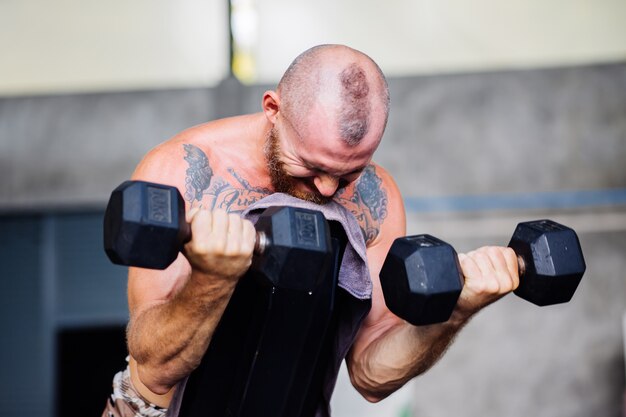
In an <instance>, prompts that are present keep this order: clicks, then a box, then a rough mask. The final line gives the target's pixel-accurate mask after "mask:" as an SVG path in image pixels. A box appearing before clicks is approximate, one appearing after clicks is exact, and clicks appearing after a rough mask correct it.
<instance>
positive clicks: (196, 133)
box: [133, 116, 270, 212]
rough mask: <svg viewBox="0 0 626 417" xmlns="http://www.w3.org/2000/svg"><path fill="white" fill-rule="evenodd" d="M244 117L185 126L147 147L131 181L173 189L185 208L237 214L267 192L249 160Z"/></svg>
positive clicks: (253, 156) (251, 149) (254, 157)
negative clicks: (153, 146) (165, 138)
mask: <svg viewBox="0 0 626 417" xmlns="http://www.w3.org/2000/svg"><path fill="white" fill-rule="evenodd" d="M246 123H247V120H246V116H242V117H238V118H230V119H222V120H218V121H214V122H209V123H205V124H202V125H198V126H194V127H192V128H189V129H187V130H185V131H183V132H181V133H179V134H178V135H176V136H174V137H173V138H172V139H170V140H168V141H167V142H164V143H162V144H160V145H158V146H157V147H155V148H154V149H152V150H151V151H150V152H149V153H148V154H147V155H146V156H145V157H144V158H143V160H142V161H141V163H140V164H139V165H138V167H137V169H136V171H135V174H134V175H133V177H134V178H136V179H142V180H145V181H152V182H159V183H163V184H168V185H173V186H176V187H177V188H178V189H179V191H180V192H181V194H182V196H183V198H184V200H185V202H186V205H187V207H188V208H190V207H195V206H202V207H205V208H209V209H216V208H221V209H225V210H227V211H230V212H239V211H242V210H243V209H245V208H246V207H247V206H248V205H250V204H252V203H253V202H255V201H257V200H259V199H260V198H263V197H264V196H266V195H268V194H269V193H270V190H269V189H268V188H267V186H266V184H264V183H262V182H255V181H258V180H259V175H256V174H257V171H255V167H254V164H253V163H251V161H254V160H258V159H259V155H256V154H255V148H254V147H253V146H250V145H249V144H248V143H249V142H250V140H248V139H249V138H247V137H246V136H245V132H246V129H245V128H241V127H242V126H245V125H246Z"/></svg>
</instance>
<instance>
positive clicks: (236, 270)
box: [183, 208, 256, 283]
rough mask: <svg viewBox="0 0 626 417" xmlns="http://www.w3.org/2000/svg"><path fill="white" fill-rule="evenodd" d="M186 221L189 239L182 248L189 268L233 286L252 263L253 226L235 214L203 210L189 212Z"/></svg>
mask: <svg viewBox="0 0 626 417" xmlns="http://www.w3.org/2000/svg"><path fill="white" fill-rule="evenodd" d="M187 221H188V222H189V223H190V227H191V240H190V241H189V242H187V243H186V244H185V245H184V249H183V254H184V255H185V257H186V258H187V260H188V261H189V263H190V265H191V267H192V269H193V270H195V271H196V272H200V273H202V274H206V275H209V276H211V277H214V278H219V279H223V280H227V281H232V282H234V283H236V282H237V280H238V279H239V278H240V277H241V276H242V275H243V274H244V273H245V272H246V271H247V270H248V268H249V267H250V264H251V263H252V254H253V250H254V244H255V239H256V231H255V229H254V226H253V224H252V223H251V222H250V221H248V220H245V219H243V218H241V217H240V216H239V215H238V214H232V213H227V212H226V211H224V210H215V211H209V210H206V209H202V208H193V209H191V210H190V211H189V212H188V213H187ZM194 275H195V274H192V276H194Z"/></svg>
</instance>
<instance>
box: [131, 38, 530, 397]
mask: <svg viewBox="0 0 626 417" xmlns="http://www.w3.org/2000/svg"><path fill="white" fill-rule="evenodd" d="M323 52H324V53H323V54H322V55H321V58H320V59H321V61H320V67H321V68H322V70H320V73H321V75H319V77H318V79H320V80H322V81H321V82H322V84H323V85H324V87H325V88H323V89H322V90H321V91H322V93H319V94H317V95H315V96H314V97H313V98H314V99H313V100H310V99H309V98H310V97H309V96H310V95H309V96H305V97H303V98H301V99H300V100H299V101H298V100H296V102H299V103H305V101H306V100H308V101H306V103H305V104H306V105H307V106H308V108H307V111H306V112H305V113H304V114H300V115H298V114H297V113H294V109H291V108H286V107H287V106H286V105H284V104H283V103H282V102H281V94H280V89H279V90H277V91H268V92H266V93H265V94H264V96H263V100H262V109H263V112H261V113H257V114H252V115H245V116H238V117H234V118H228V119H222V120H218V121H213V122H209V123H205V124H202V125H199V126H195V127H193V128H190V129H187V130H185V131H183V132H182V133H180V134H178V135H176V136H175V137H174V138H172V139H170V140H169V141H167V142H165V143H163V144H161V145H159V146H157V147H156V148H154V149H153V150H152V151H150V152H149V153H148V154H147V155H146V156H145V158H144V159H143V160H142V161H141V163H140V164H139V165H138V167H137V169H136V170H135V173H134V174H133V179H141V180H145V181H152V182H159V183H164V184H169V185H173V186H176V187H177V188H178V189H179V190H180V192H181V194H182V195H183V196H184V198H185V203H186V208H187V210H188V214H187V216H188V221H190V223H191V227H192V240H191V241H190V242H188V243H187V244H186V245H185V248H184V251H183V254H181V255H180V256H179V257H178V259H177V260H176V261H175V262H174V263H173V264H172V265H170V267H168V268H167V269H166V270H164V271H157V270H148V269H140V268H130V269H129V282H128V299H129V308H130V323H129V326H128V331H127V336H128V347H129V351H130V354H131V362H130V365H131V378H132V382H133V384H134V385H135V388H136V389H137V390H138V391H139V392H140V393H141V394H142V395H143V396H144V397H145V398H146V399H148V400H149V401H151V402H153V403H155V404H157V405H160V406H162V407H167V405H168V404H169V401H170V399H171V396H172V394H173V388H174V387H175V385H176V384H177V383H178V382H179V381H180V380H181V379H183V378H184V377H185V376H187V375H188V374H189V373H190V372H191V371H193V369H195V368H196V367H197V366H198V364H199V362H200V360H201V359H202V356H203V354H204V352H205V350H206V348H207V346H208V345H209V343H210V340H211V337H212V335H213V332H214V330H215V327H216V326H217V323H218V322H219V319H220V318H221V315H222V313H223V311H224V309H225V307H226V305H227V304H228V301H229V299H230V297H231V295H232V293H233V290H234V288H235V285H236V283H237V281H238V279H239V278H240V277H241V276H242V275H243V274H244V273H245V271H246V270H247V268H248V267H249V265H250V263H251V258H252V251H253V246H254V228H253V226H252V224H251V223H250V222H248V221H247V220H243V219H242V218H241V217H240V216H239V213H240V212H241V211H242V210H243V209H245V208H246V207H247V206H248V205H250V204H252V203H253V202H255V201H258V200H260V199H261V198H263V197H265V196H267V195H269V194H271V193H273V192H275V191H277V190H278V191H285V190H288V192H289V193H291V194H293V195H296V196H298V197H299V198H306V199H311V200H314V201H320V202H321V201H324V200H325V199H334V200H335V201H337V202H338V203H339V204H341V205H343V206H344V207H346V208H347V209H348V210H349V211H350V212H351V213H353V214H354V216H355V218H356V219H357V221H358V223H359V225H360V227H361V229H362V231H363V234H364V236H365V240H366V244H367V259H368V266H369V269H370V273H371V279H372V283H373V295H372V309H371V311H370V313H369V315H368V316H367V318H366V319H365V322H364V323H363V325H362V327H361V330H360V332H359V334H358V336H357V339H356V341H355V343H354V345H353V346H352V349H351V351H350V352H349V354H348V357H347V358H346V360H347V364H348V370H349V373H350V378H351V381H352V383H353V385H354V386H355V388H356V389H357V390H358V391H359V392H360V393H361V394H362V395H363V396H364V397H365V398H366V399H367V400H369V401H372V402H375V401H379V400H381V399H383V398H385V397H386V396H388V395H389V394H391V393H393V392H394V391H395V390H397V389H398V388H400V387H401V386H402V385H404V384H405V383H406V382H407V381H408V380H410V379H412V378H413V377H415V376H416V375H419V374H420V373H422V372H424V371H425V370H427V369H428V368H430V367H431V366H432V365H433V364H434V363H435V362H436V360H437V359H438V358H439V357H440V356H441V355H442V354H443V352H444V351H445V349H446V348H447V346H448V345H449V344H450V343H451V341H452V340H453V338H454V336H455V335H456V334H457V333H458V331H459V330H460V329H461V328H462V326H463V325H464V324H465V323H466V322H467V321H468V320H469V318H470V317H471V316H472V315H473V314H474V313H476V312H477V311H478V310H480V309H481V308H483V307H485V306H486V305H488V304H490V303H492V302H494V301H495V300H497V299H499V298H500V297H502V296H503V295H504V294H507V293H508V292H511V291H512V290H514V289H515V288H516V287H517V285H518V283H519V278H518V276H517V260H516V256H515V254H514V253H513V251H512V250H511V249H509V248H500V247H485V248H480V249H477V250H476V251H472V252H469V253H467V254H461V255H459V259H460V263H461V267H462V270H463V274H464V275H465V286H464V289H463V292H462V294H461V297H460V299H459V303H458V305H457V307H456V309H455V311H454V313H453V316H452V318H451V320H450V321H448V322H446V323H443V324H437V325H431V326H423V327H415V326H412V325H410V324H408V323H406V322H404V321H403V320H401V319H400V318H398V317H396V316H395V315H394V314H392V313H391V312H390V311H389V310H388V309H387V307H386V305H385V303H384V299H383V295H382V292H381V288H380V281H379V277H378V276H379V272H380V269H381V267H382V264H383V262H384V259H385V257H386V255H387V252H388V250H389V248H390V246H391V244H392V242H393V240H394V239H395V238H397V237H400V236H404V235H405V234H406V224H405V212H404V207H403V204H402V197H401V195H400V192H399V190H398V187H397V186H396V184H395V182H394V181H393V179H392V178H391V176H390V175H389V174H388V173H387V172H386V171H385V170H384V169H383V168H382V167H380V166H379V165H377V164H376V163H374V162H373V161H372V155H373V154H374V151H375V150H376V148H377V146H378V144H379V143H380V140H381V138H382V134H383V131H384V127H385V123H386V114H385V111H384V109H383V104H381V103H378V102H377V101H376V100H369V99H368V100H369V101H363V97H369V96H368V95H367V94H368V93H371V91H370V89H369V88H370V87H371V90H375V88H376V85H377V84H376V80H377V78H376V77H377V72H376V70H375V69H374V68H373V66H372V63H371V62H370V61H369V60H368V59H367V58H366V57H364V56H363V55H362V54H359V53H358V52H356V51H354V50H352V49H349V48H346V47H336V46H335V47H329V48H327V49H324V50H323ZM355 63H356V64H355ZM354 65H356V67H355V66H354ZM355 68H356V69H355ZM361 69H363V70H362V71H361ZM334 74H342V77H340V79H341V80H342V82H344V84H346V83H348V84H350V83H357V84H358V85H357V87H356V88H354V89H352V90H349V91H350V95H349V96H348V99H349V100H352V102H356V103H357V104H359V106H365V108H366V109H367V112H365V113H364V112H362V111H353V112H347V113H346V112H341V111H340V110H338V109H341V108H344V107H346V106H347V105H349V103H348V104H346V103H347V102H346V96H345V95H344V96H342V97H341V99H339V98H337V95H335V94H332V91H333V89H334V88H339V89H340V88H341V86H339V87H336V85H335V84H334V83H333V82H334V81H332V80H334V78H333V77H334ZM344 75H345V76H344ZM326 79H329V80H331V81H328V82H326V81H324V80H326ZM325 82H326V84H324V83H325ZM364 85H365V86H366V87H368V88H364ZM329 91H330V93H329ZM374 92H375V91H374ZM286 94H287V93H285V95H286ZM303 100H305V101H303ZM303 105H304V104H303ZM359 108H360V107H359ZM338 113H341V116H338V115H337V114H338ZM346 118H347V119H349V120H348V121H350V120H352V119H355V118H356V119H357V120H358V121H359V122H358V123H346V122H345V120H347V119H346ZM346 138H348V139H349V140H346ZM355 138H356V139H355ZM272 145H273V146H272ZM272 156H273V157H274V158H272ZM268 160H270V161H274V162H273V164H270V165H271V166H272V167H273V169H269V168H268Z"/></svg>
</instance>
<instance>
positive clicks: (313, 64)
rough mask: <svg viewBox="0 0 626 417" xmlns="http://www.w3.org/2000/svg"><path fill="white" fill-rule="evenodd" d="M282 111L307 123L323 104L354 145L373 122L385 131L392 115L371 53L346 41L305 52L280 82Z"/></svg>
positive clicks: (298, 123)
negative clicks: (344, 44) (309, 117)
mask: <svg viewBox="0 0 626 417" xmlns="http://www.w3.org/2000/svg"><path fill="white" fill-rule="evenodd" d="M277 90H278V94H279V96H280V100H281V110H282V111H283V113H285V114H286V116H288V117H289V119H290V120H291V121H292V122H293V124H294V125H296V126H299V127H300V128H307V116H308V115H310V114H311V111H312V110H313V109H314V107H315V106H316V105H317V106H322V107H323V108H324V109H325V110H326V111H328V112H329V113H333V119H334V122H335V123H336V125H337V129H338V131H339V134H340V136H341V138H342V139H343V140H344V141H345V143H346V144H348V145H350V146H355V145H357V144H358V143H360V142H361V139H363V137H365V136H366V135H367V134H368V133H370V131H371V129H372V128H373V127H374V128H375V129H376V130H377V131H380V135H381V136H382V131H383V130H384V127H385V125H386V123H387V117H388V114H389V90H388V87H387V81H386V80H385V76H384V75H383V73H382V71H381V70H380V68H379V67H378V65H376V63H375V62H374V61H373V60H372V59H371V58H370V57H368V56H367V55H365V54H364V53H362V52H359V51H357V50H354V49H352V48H349V47H347V46H343V45H319V46H315V47H313V48H311V49H308V50H307V51H305V52H303V53H302V54H300V55H299V56H298V57H297V58H296V59H295V60H294V61H293V62H292V63H291V65H290V66H289V68H287V71H286V72H285V74H284V75H283V77H282V79H281V80H280V82H279V84H278V88H277Z"/></svg>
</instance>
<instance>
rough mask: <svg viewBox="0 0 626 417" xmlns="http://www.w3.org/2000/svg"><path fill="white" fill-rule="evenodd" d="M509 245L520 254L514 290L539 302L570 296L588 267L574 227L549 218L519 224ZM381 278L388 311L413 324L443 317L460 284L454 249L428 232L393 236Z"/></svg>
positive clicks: (451, 306) (450, 308) (448, 312)
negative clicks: (518, 276) (516, 285)
mask: <svg viewBox="0 0 626 417" xmlns="http://www.w3.org/2000/svg"><path fill="white" fill-rule="evenodd" d="M509 247H511V248H512V249H513V250H514V251H515V253H516V254H517V257H518V267H519V274H520V285H519V287H518V288H517V290H515V294H516V295H518V296H520V297H521V298H523V299H525V300H528V301H530V302H532V303H534V304H537V305H540V306H545V305H551V304H558V303H565V302H568V301H569V300H570V299H571V298H572V296H573V295H574V292H575V291H576V288H577V287H578V283H579V282H580V280H581V278H582V276H583V274H584V272H585V268H586V267H585V260H584V258H583V254H582V249H581V247H580V242H579V240H578V236H577V235H576V232H575V231H574V230H573V229H570V228H569V227H567V226H563V225H561V224H559V223H556V222H554V221H551V220H536V221H531V222H524V223H520V224H518V225H517V228H516V229H515V232H514V233H513V237H512V238H511V241H510V242H509ZM380 281H381V286H382V289H383V293H384V297H385V303H386V304H387V307H388V308H389V310H391V311H392V312H393V313H394V314H396V315H397V316H399V317H401V318H403V319H404V320H406V321H408V322H410V323H412V324H414V325H426V324H434V323H440V322H444V321H447V320H448V319H449V318H450V316H451V314H452V311H453V310H454V307H455V306H456V303H457V300H458V298H459V295H460V294H461V290H462V289H463V284H464V279H463V275H462V273H461V268H460V265H459V261H458V257H457V253H456V251H455V250H454V248H453V247H452V246H450V245H449V244H447V243H446V242H444V241H442V240H439V239H437V238H435V237H433V236H430V235H417V236H407V237H403V238H399V239H396V240H395V241H394V243H393V245H392V247H391V249H390V251H389V254H388V255H387V258H386V259H385V263H384V264H383V267H382V270H381V272H380Z"/></svg>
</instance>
